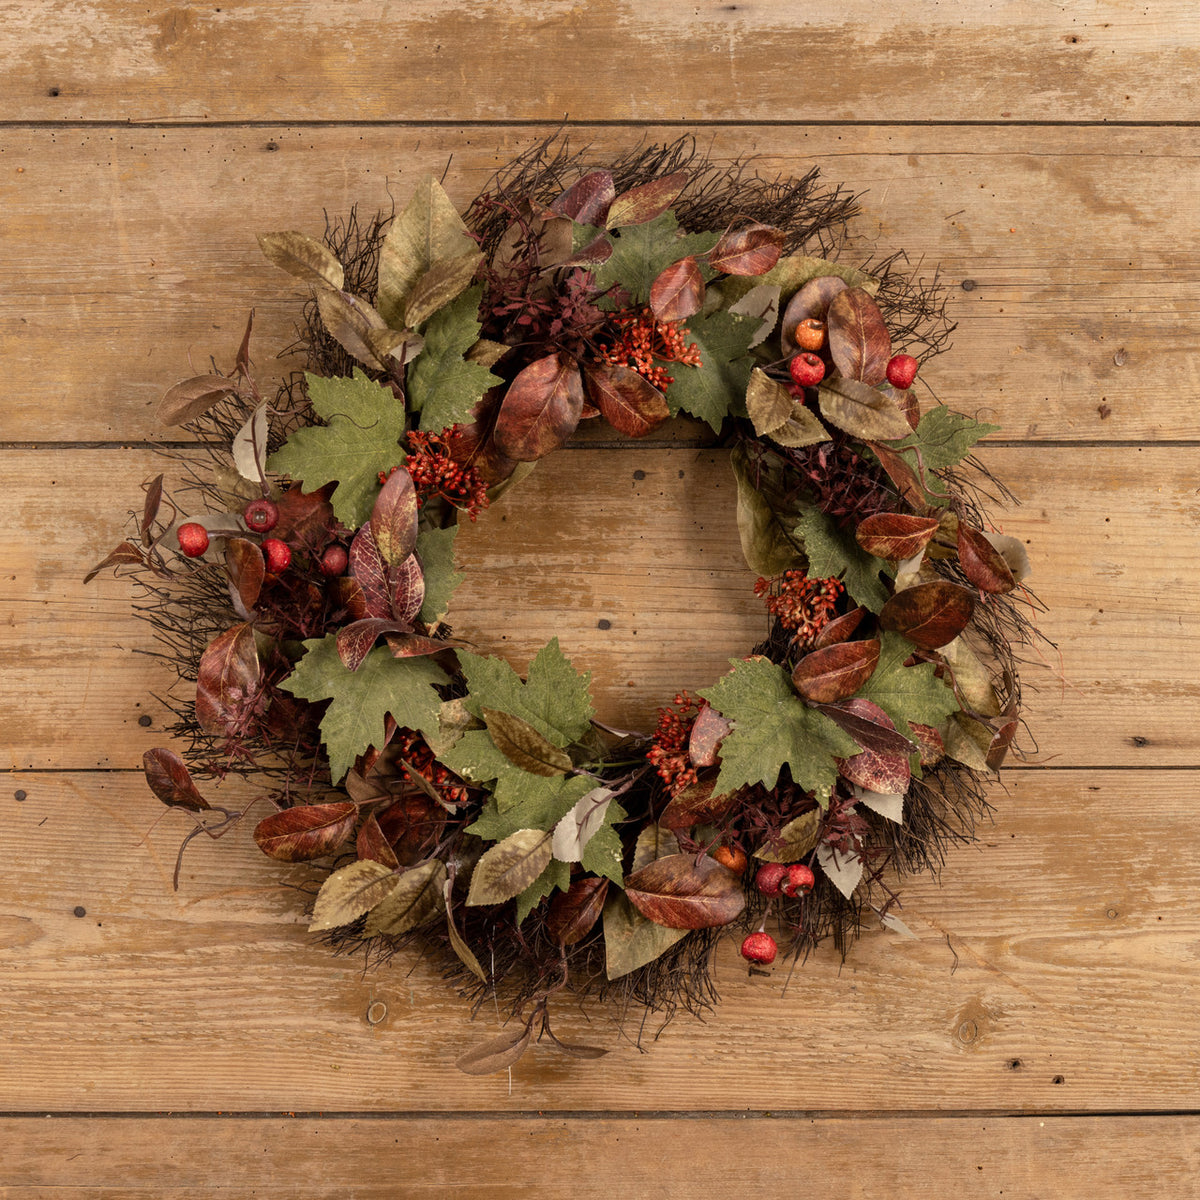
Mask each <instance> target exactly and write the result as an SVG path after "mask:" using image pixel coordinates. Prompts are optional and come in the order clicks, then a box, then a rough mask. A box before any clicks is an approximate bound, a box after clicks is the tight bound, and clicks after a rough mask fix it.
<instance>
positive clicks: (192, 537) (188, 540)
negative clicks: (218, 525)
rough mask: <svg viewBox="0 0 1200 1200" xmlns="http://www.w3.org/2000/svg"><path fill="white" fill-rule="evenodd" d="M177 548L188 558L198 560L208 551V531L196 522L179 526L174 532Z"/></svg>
mask: <svg viewBox="0 0 1200 1200" xmlns="http://www.w3.org/2000/svg"><path fill="white" fill-rule="evenodd" d="M176 536H177V537H178V538H179V548H180V550H182V551H183V552H184V554H186V555H187V556H188V558H199V557H200V555H202V554H203V553H204V552H205V550H207V549H208V530H207V529H205V528H204V526H203V525H201V524H199V523H198V522H196V521H188V522H186V523H185V524H183V525H180V527H179V529H178V530H177V531H176Z"/></svg>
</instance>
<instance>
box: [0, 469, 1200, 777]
mask: <svg viewBox="0 0 1200 1200" xmlns="http://www.w3.org/2000/svg"><path fill="white" fill-rule="evenodd" d="M985 459H986V462H987V463H988V465H989V467H990V468H991V469H992V470H993V471H994V472H995V473H996V475H997V476H998V477H999V478H1001V479H1003V480H1005V481H1006V482H1007V483H1008V484H1009V485H1010V486H1011V487H1012V488H1013V489H1014V490H1015V491H1016V492H1017V494H1018V495H1020V496H1023V497H1025V498H1026V500H1027V503H1026V504H1024V505H1023V506H1021V507H1019V508H1015V509H1011V510H1008V511H1004V512H1000V511H999V510H997V513H996V516H997V519H998V520H999V521H1000V522H1001V523H1002V525H1003V527H1004V528H1005V529H1006V530H1007V531H1008V532H1010V533H1012V534H1014V535H1015V536H1018V537H1020V538H1022V539H1023V540H1025V541H1027V542H1028V543H1029V550H1030V553H1031V555H1032V559H1033V566H1034V577H1033V580H1032V581H1031V582H1032V583H1033V585H1034V586H1035V587H1036V590H1037V593H1038V595H1039V597H1040V598H1041V600H1042V601H1043V602H1044V604H1045V605H1046V606H1047V608H1048V612H1047V613H1046V614H1045V615H1044V616H1043V617H1041V618H1040V624H1041V627H1042V629H1043V631H1044V632H1045V634H1046V636H1047V637H1049V638H1050V639H1051V641H1052V642H1054V643H1057V649H1055V648H1054V647H1052V646H1043V647H1041V648H1039V649H1037V650H1036V653H1035V656H1034V660H1033V661H1031V662H1030V663H1029V665H1028V666H1027V667H1026V669H1025V675H1024V678H1025V684H1026V687H1027V689H1028V694H1027V701H1028V704H1027V715H1028V719H1029V723H1030V731H1031V736H1030V737H1026V738H1025V739H1023V740H1024V742H1025V744H1026V746H1027V748H1028V749H1029V750H1030V752H1031V756H1032V761H1036V762H1044V763H1050V764H1053V765H1056V766H1081V765H1107V766H1119V765H1134V766H1148V765H1156V766H1165V765H1179V766H1190V765H1194V764H1195V763H1196V762H1197V750H1198V746H1200V736H1198V734H1197V731H1196V727H1195V723H1194V722H1193V721H1192V719H1191V709H1192V707H1193V704H1194V701H1195V697H1196V687H1197V685H1196V681H1195V670H1194V667H1195V663H1196V661H1197V655H1198V653H1200V651H1198V648H1197V638H1198V637H1200V624H1198V618H1197V612H1198V611H1200V604H1198V599H1200V597H1198V596H1197V582H1196V581H1197V572H1196V565H1197V562H1196V557H1197V552H1198V551H1197V545H1196V540H1195V537H1194V532H1193V531H1194V528H1195V523H1196V520H1197V518H1198V516H1200V498H1198V497H1197V494H1196V479H1195V465H1194V454H1193V451H1191V450H1190V449H1187V448H1182V447H1181V448H1169V447H1145V448H1133V447H1121V446H1114V447H1105V446H1096V447H1089V448H1087V449H1086V450H1085V449H1082V448H1080V449H1077V450H1075V451H1074V452H1073V454H1072V456H1071V458H1070V460H1069V465H1068V464H1067V462H1066V461H1065V460H1064V455H1063V452H1062V451H1061V450H1060V449H1056V448H1047V447H1014V448H1009V449H1003V448H994V449H989V450H987V451H986V453H985ZM163 465H164V463H163V461H162V459H161V458H158V457H156V456H155V455H153V454H152V453H150V452H148V451H145V450H139V451H122V450H117V449H111V450H65V449H64V450H57V451H54V452H38V453H31V452H28V451H7V452H3V453H0V473H2V474H3V477H4V478H5V479H6V480H7V481H8V484H9V488H10V496H11V497H12V499H11V501H10V504H11V511H12V513H13V519H12V521H11V522H10V523H9V524H8V525H7V526H5V527H4V529H3V531H0V562H3V563H4V564H5V567H6V570H5V572H4V574H3V575H2V576H0V620H3V621H4V622H5V623H6V624H7V625H8V628H9V635H8V637H7V638H6V639H5V642H4V644H3V645H2V646H0V668H2V669H3V671H4V675H5V679H6V682H7V686H6V688H5V690H4V693H3V694H2V695H0V725H2V727H3V728H5V729H6V731H7V733H8V755H9V760H8V762H7V763H6V764H5V765H8V766H11V767H14V768H18V769H30V768H35V767H36V768H42V767H49V768H86V767H96V766H100V767H133V766H136V765H137V764H139V763H140V761H141V755H142V752H143V751H144V750H146V749H148V748H149V747H150V746H153V745H159V744H161V743H162V740H163V734H162V728H163V723H164V720H166V716H167V715H166V712H165V710H164V708H163V706H162V704H161V703H159V702H157V701H156V700H155V699H154V695H161V694H162V693H163V692H164V690H165V689H166V688H167V686H168V685H169V684H170V682H171V679H172V678H173V675H172V674H171V672H170V671H169V670H168V669H167V668H166V667H165V666H164V665H163V664H161V663H159V662H157V661H156V660H154V659H153V658H150V657H147V656H146V654H145V652H146V651H150V650H153V649H154V643H153V641H152V638H151V634H150V630H149V629H148V628H147V626H146V625H144V624H143V623H141V622H139V621H137V620H136V619H135V618H134V617H133V615H132V612H131V607H130V601H131V596H132V589H131V586H130V584H129V583H127V582H123V581H121V580H118V579H115V578H113V577H111V575H110V574H109V573H105V575H103V576H102V577H101V578H99V579H97V580H96V581H94V582H93V583H92V584H90V585H88V586H87V587H84V586H83V584H82V582H81V581H82V577H83V575H84V573H85V571H86V570H87V568H88V567H90V566H91V565H92V564H93V563H94V562H97V561H99V559H100V558H102V557H103V556H104V554H106V553H107V552H108V550H109V549H110V548H111V547H112V546H114V545H116V543H117V542H118V541H119V540H120V539H121V537H123V536H124V529H123V527H122V521H121V514H122V513H123V512H125V511H126V510H127V509H129V508H132V507H137V508H138V509H139V510H140V503H141V493H140V491H139V490H138V484H139V482H140V481H141V480H143V479H147V478H149V477H150V476H151V475H153V474H154V473H156V472H157V471H159V470H162V469H163ZM639 474H640V476H641V477H639ZM460 542H461V552H460V559H461V565H462V567H463V569H464V570H465V571H466V575H467V579H466V582H465V583H464V584H463V586H462V588H461V590H460V592H459V593H458V595H457V597H456V602H455V605H454V608H453V610H452V621H453V624H454V627H455V629H456V631H457V633H459V634H460V635H461V636H463V637H465V638H468V639H470V640H472V641H474V642H476V644H477V645H478V646H479V647H480V648H482V649H486V650H488V651H489V652H496V653H501V654H503V655H506V656H508V657H509V658H510V660H511V661H512V662H513V663H514V665H515V666H517V667H518V668H519V669H521V670H523V669H524V667H525V665H526V664H527V663H528V661H529V659H530V658H531V657H532V656H533V654H535V653H536V652H537V650H538V649H539V648H540V647H541V646H542V645H544V644H545V643H546V641H548V640H549V639H550V638H551V637H554V636H557V637H559V639H560V641H561V644H562V646H563V648H564V649H565V650H566V651H567V653H568V654H569V655H571V656H572V658H573V659H574V660H575V662H576V664H577V666H578V667H579V668H580V669H590V670H591V671H592V672H593V678H594V692H595V696H596V700H597V704H598V707H599V712H600V715H601V717H602V719H606V720H609V721H612V722H615V723H617V724H620V725H624V726H627V727H641V728H650V727H651V725H652V723H653V720H654V711H655V709H656V707H657V706H658V705H660V704H663V703H666V702H668V701H669V699H670V697H672V696H673V695H674V694H675V692H676V691H677V690H679V689H680V688H681V687H688V688H696V687H703V686H707V685H708V684H710V683H712V682H713V681H714V680H715V679H716V678H718V677H719V676H720V675H721V674H723V673H724V671H725V670H726V669H727V666H728V660H729V659H730V658H731V657H740V656H742V655H744V654H747V653H749V651H750V649H751V648H752V647H753V645H754V643H755V642H756V641H758V640H759V639H760V638H761V637H762V636H763V634H764V631H765V624H764V617H763V612H762V609H761V607H760V604H759V602H758V601H757V600H756V599H755V598H754V596H753V593H752V589H753V582H754V577H753V576H752V575H751V574H750V572H749V571H748V570H747V569H746V567H745V565H744V563H743V561H742V559H741V553H740V547H739V543H738V538H737V531H736V526H735V521H734V490H733V485H732V476H731V475H730V474H729V472H728V468H727V466H726V465H725V461H724V456H723V454H722V453H721V452H720V451H715V450H694V449H655V448H653V447H649V448H647V447H642V448H638V447H631V448H629V449H619V450H582V449H580V450H568V451H564V452H561V453H559V454H556V455H553V456H551V457H550V458H548V459H547V460H545V461H544V462H543V463H541V464H540V465H539V466H538V468H537V470H536V471H534V473H533V474H532V475H531V476H530V477H529V479H528V480H527V481H525V482H524V483H523V484H522V485H521V487H519V488H518V489H516V490H514V491H513V492H511V493H509V496H508V497H507V498H505V499H503V500H502V501H500V502H498V503H497V505H496V508H495V510H494V511H492V512H490V513H488V514H485V516H484V517H483V518H482V519H481V520H480V521H479V523H478V524H477V525H476V526H474V527H472V526H470V525H469V524H467V525H465V526H464V529H463V531H462V533H461V535H460ZM231 621H232V617H231ZM605 622H607V623H608V625H607V627H605V626H604V623H605ZM137 651H140V652H142V653H140V654H139V653H135V652H137ZM145 715H149V716H150V718H151V724H150V725H149V726H148V727H145V728H144V727H142V726H141V725H139V724H138V721H139V718H141V717H143V716H145ZM1035 742H1036V744H1037V747H1038V749H1037V751H1036V753H1035V752H1033V746H1034V743H1035Z"/></svg>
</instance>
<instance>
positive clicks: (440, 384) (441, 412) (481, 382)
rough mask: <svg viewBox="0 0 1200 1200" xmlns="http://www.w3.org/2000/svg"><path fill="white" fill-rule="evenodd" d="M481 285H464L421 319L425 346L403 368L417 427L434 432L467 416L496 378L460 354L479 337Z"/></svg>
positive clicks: (497, 381) (493, 385) (469, 415)
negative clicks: (417, 418) (418, 418)
mask: <svg viewBox="0 0 1200 1200" xmlns="http://www.w3.org/2000/svg"><path fill="white" fill-rule="evenodd" d="M482 294H483V289H482V288H481V287H473V288H468V289H467V290H466V291H465V292H463V294H462V295H461V296H459V297H458V299H457V300H454V301H452V302H451V303H449V304H447V305H446V306H445V307H444V308H441V309H439V310H438V311H437V312H435V313H434V314H433V316H432V317H430V318H429V320H428V321H427V322H426V324H425V328H424V330H423V332H424V335H425V347H424V349H423V350H422V351H421V353H420V355H419V357H417V358H416V359H415V360H414V361H413V364H412V366H411V367H409V370H408V402H409V404H410V405H412V408H413V411H414V412H420V414H421V428H422V429H423V430H426V431H427V432H434V433H436V432H438V431H439V430H441V429H445V428H447V427H448V426H450V425H458V424H461V423H464V422H467V421H470V420H471V414H472V409H474V407H475V405H476V403H477V402H478V401H479V399H480V398H481V397H482V396H483V393H484V392H486V391H487V390H488V388H490V387H495V386H496V384H498V383H500V382H501V380H500V379H498V378H497V377H496V376H495V375H493V374H492V373H491V371H489V370H488V369H487V367H485V366H481V365H480V364H479V363H475V362H467V360H466V359H464V358H463V355H464V354H465V353H466V352H467V351H468V350H469V349H470V348H471V347H472V346H473V345H474V344H475V343H476V342H477V341H478V340H479V322H478V320H476V316H477V314H478V312H479V300H480V297H481V296H482Z"/></svg>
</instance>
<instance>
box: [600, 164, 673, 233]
mask: <svg viewBox="0 0 1200 1200" xmlns="http://www.w3.org/2000/svg"><path fill="white" fill-rule="evenodd" d="M687 181H688V177H687V172H686V171H676V172H675V173H674V174H673V175H660V176H658V178H657V179H652V180H650V182H649V183H643V184H639V185H638V186H637V187H632V188H630V189H629V191H627V192H622V193H621V194H620V195H619V196H618V197H617V198H616V199H615V200H614V201H613V202H612V204H611V205H609V209H608V218H607V220H606V222H605V223H606V225H607V226H608V228H609V229H616V228H617V227H618V226H620V225H644V224H645V223H646V222H647V221H653V220H654V218H655V217H658V216H661V215H662V214H663V213H665V212H666V211H667V209H668V208H670V207H671V205H672V204H674V203H675V200H676V199H677V198H678V196H679V193H680V192H682V191H683V189H684V187H685V186H686V185H687ZM578 219H579V218H576V220H578Z"/></svg>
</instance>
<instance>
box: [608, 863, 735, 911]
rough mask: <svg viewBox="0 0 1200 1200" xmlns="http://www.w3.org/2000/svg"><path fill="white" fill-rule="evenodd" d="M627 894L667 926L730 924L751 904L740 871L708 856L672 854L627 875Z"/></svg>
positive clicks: (643, 909) (631, 900)
mask: <svg viewBox="0 0 1200 1200" xmlns="http://www.w3.org/2000/svg"><path fill="white" fill-rule="evenodd" d="M625 895H626V896H627V897H628V898H629V901H630V903H631V904H632V905H633V906H634V907H635V908H636V909H637V910H638V912H640V913H641V914H642V916H644V917H645V918H647V920H650V921H653V922H654V923H655V924H656V925H665V926H666V927H667V928H668V929H712V928H715V927H716V926H718V925H728V924H729V923H730V922H731V921H734V920H736V919H737V918H738V916H739V915H740V914H741V912H742V909H744V908H745V907H746V897H745V894H744V893H743V891H742V888H741V884H740V882H739V881H738V877H737V876H736V875H735V874H734V873H733V872H732V871H731V870H729V868H728V867H723V866H722V865H721V864H720V863H719V862H716V861H715V860H714V859H711V858H708V857H707V856H706V857H704V858H701V859H700V860H699V861H697V859H696V856H695V855H694V854H672V855H670V856H669V857H667V858H659V859H656V860H655V861H654V862H652V863H650V864H649V865H648V866H645V867H643V868H642V869H641V870H640V871H637V872H635V873H634V874H632V875H630V876H629V877H628V878H627V879H626V880H625Z"/></svg>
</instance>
